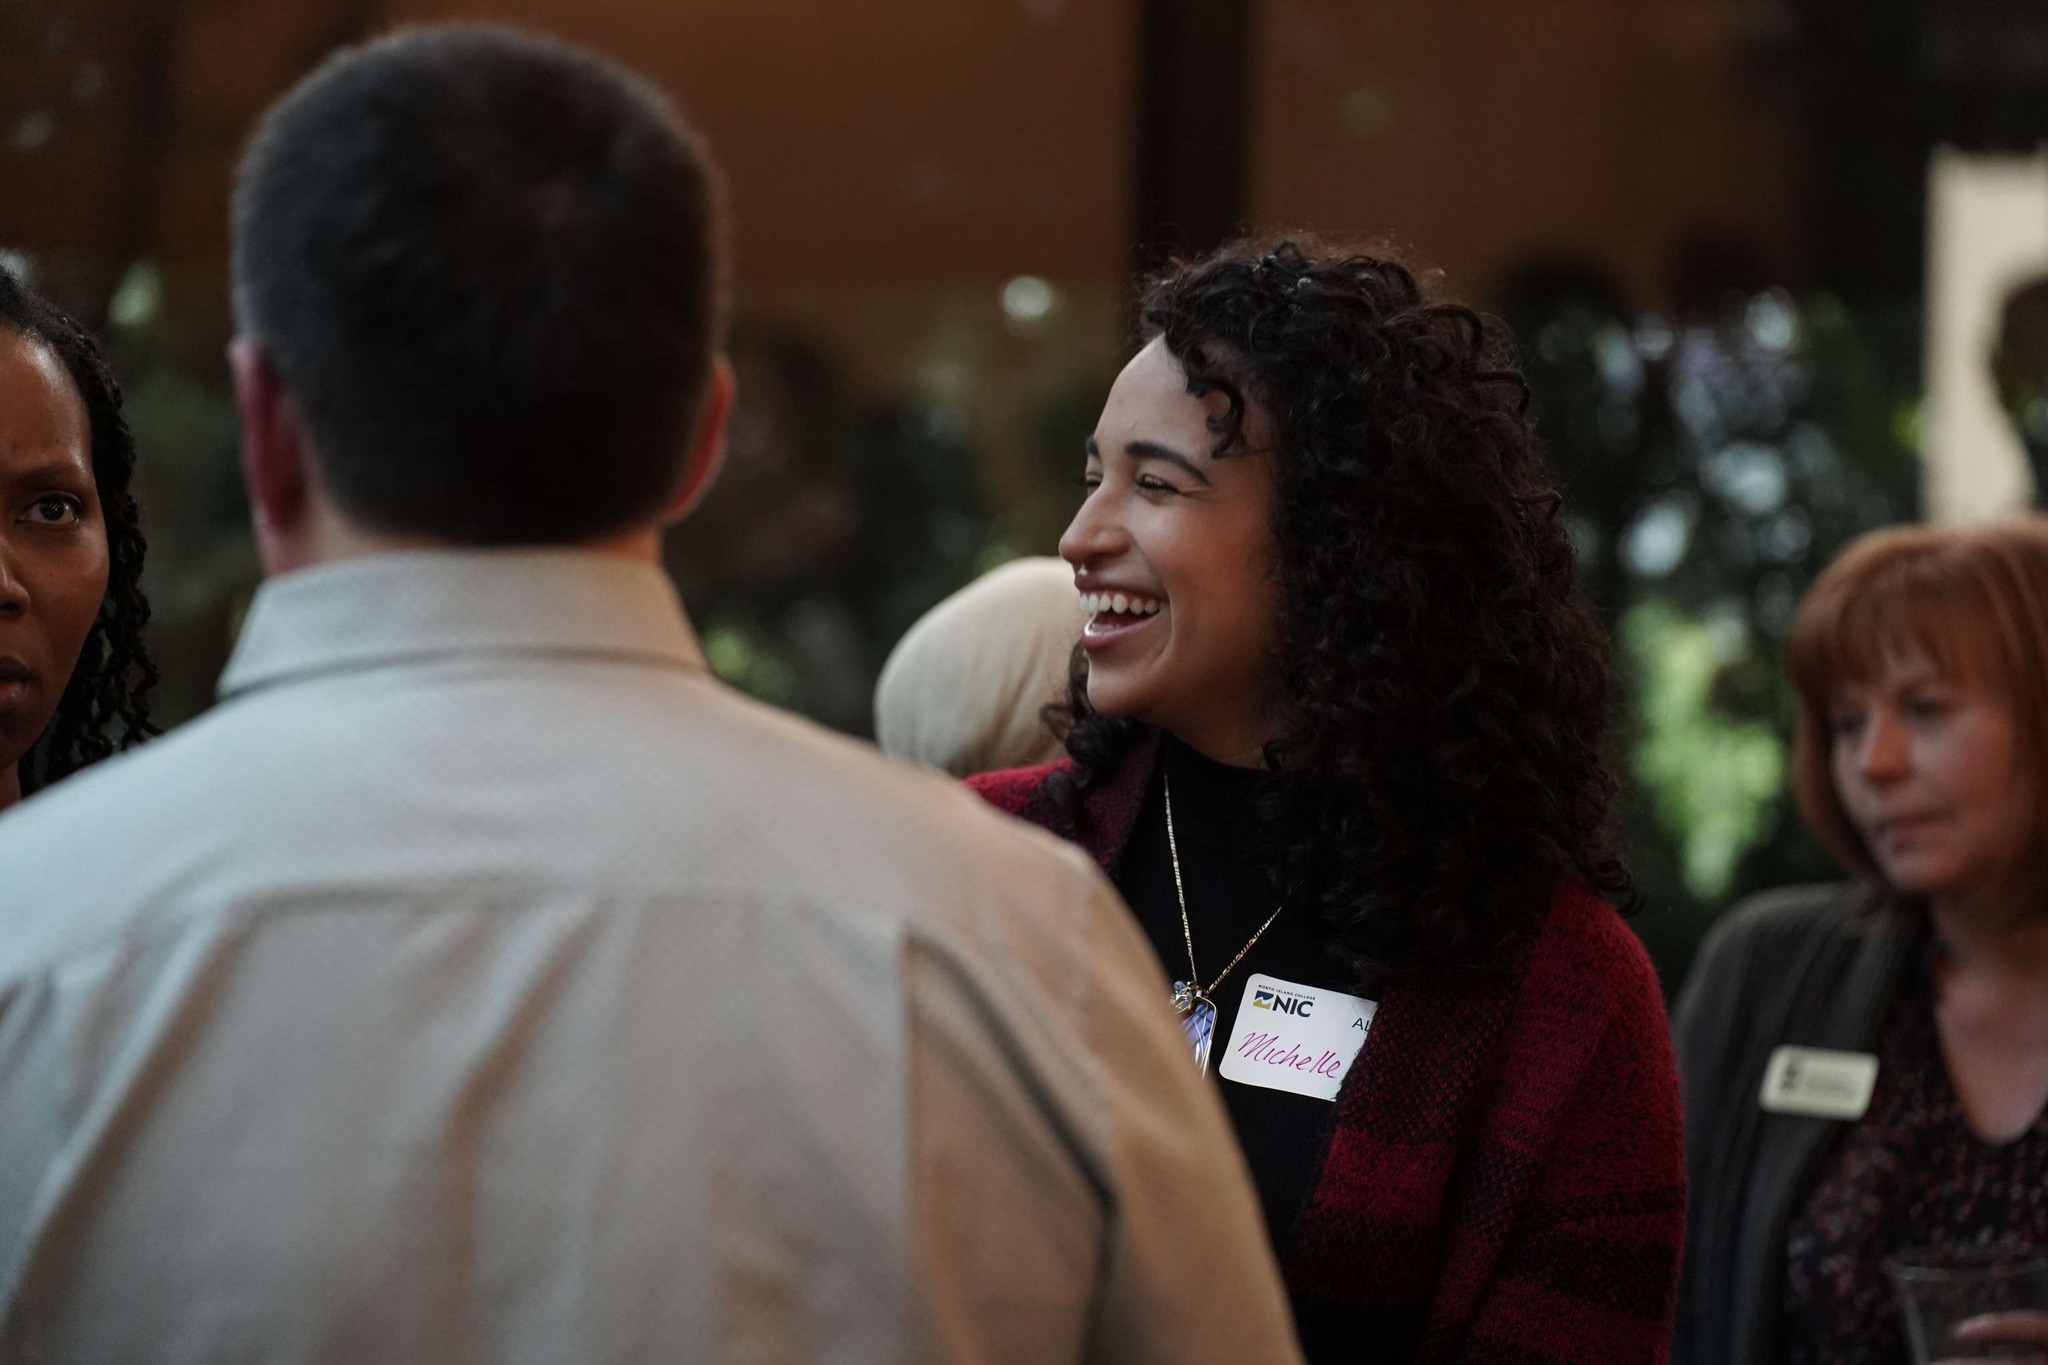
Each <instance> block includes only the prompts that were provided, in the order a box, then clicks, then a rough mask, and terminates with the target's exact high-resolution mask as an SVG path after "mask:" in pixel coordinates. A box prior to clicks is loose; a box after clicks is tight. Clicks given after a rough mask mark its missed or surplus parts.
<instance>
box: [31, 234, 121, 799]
mask: <svg viewBox="0 0 2048 1365" xmlns="http://www.w3.org/2000/svg"><path fill="white" fill-rule="evenodd" d="M134 469H135V443H134V441H133V440H132V439H131V438H130V436H129V434H128V424H127V422H126V421H124V420H123V419H122V415H121V389H120V386H119V385H117V384H116V383H115V382H114V377H113V376H112V375H111V374H110V373H108V371H107V366H106V362H105V361H103V360H102V359H101V358H100V353H99V348H98V347H97V346H95V345H94V344H93V341H92V338H91V337H89V336H87V335H86V334H85V332H84V331H83V330H82V329H80V328H79V326H78V324H77V323H75V322H73V321H72V320H71V319H70V318H68V317H66V316H65V315H64V314H63V313H61V312H59V311H58V310H57V309H56V308H54V307H52V306H51V305H50V304H49V303H47V302H46V301H44V300H43V299H40V298H38V297H37V296H36V295H35V294H34V293H33V292H32V291H30V290H29V289H27V288H24V287H23V285H22V284H21V282H20V281H19V280H17V279H15V278H14V276H13V275H11V274H10V273H8V271H7V270H5V269H4V268H0V810H4V809H6V808H7V807H8V806H10V805H12V804H14V803H15V802H16V801H18V800H20V799H21V798H22V797H23V796H26V795H32V794H33V793H35V792H37V791H40V790H42V789H43V788H45V787H47V786H49V785H50V784H51V783H52V782H55V781H57V780H58V779H59V778H62V777H67V776H69V775H70V774H72V773H74V772H76V771H77V770H78V769H80V768H82V767H84V766H85V765H86V764H88V763H91V762H93V761H95V760H97V759H102V758H105V757H107V756H108V755H110V754H112V753H115V752H117V751H119V750H121V749H126V748H128V747H129V746H131V745H134V744H137V743H139V742H141V741H142V740H143V739H145V738H147V737H148V736H150V735H152V734H154V733H155V730H154V728H153V727H152V726H151V725H150V722H149V690H150V687H151V686H152V685H153V684H154V683H155V681H156V670H155V669H154V668H153V667H152V666H151V664H150V662H149V647H148V643H147V641H146V639H145V638H144V632H145V629H146V627H147V626H148V625H149V601H148V599H147V598H145V597H144V596H143V594H142V587H141V580H142V559H143V552H144V549H145V545H144V542H143V538H142V526H141V521H140V518H139V516H138V514H137V512H136V508H135V499H134V498H133V497H132V496H130V494H129V491H128V483H129V478H130V476H131V475H132V474H133V472H134Z"/></svg>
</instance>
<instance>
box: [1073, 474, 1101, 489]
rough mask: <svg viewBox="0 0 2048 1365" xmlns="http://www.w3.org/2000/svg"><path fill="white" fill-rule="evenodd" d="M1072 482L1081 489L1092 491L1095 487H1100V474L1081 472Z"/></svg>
mask: <svg viewBox="0 0 2048 1365" xmlns="http://www.w3.org/2000/svg"><path fill="white" fill-rule="evenodd" d="M1074 483H1075V485H1076V486H1077V487H1079V488H1081V489H1082V490H1084V491H1086V492H1089V493H1093V492H1094V491H1095V490H1096V489H1098V488H1100V487H1102V476H1101V475H1100V474H1083V475H1082V476H1081V477H1080V478H1078V479H1076V480H1075V481H1074Z"/></svg>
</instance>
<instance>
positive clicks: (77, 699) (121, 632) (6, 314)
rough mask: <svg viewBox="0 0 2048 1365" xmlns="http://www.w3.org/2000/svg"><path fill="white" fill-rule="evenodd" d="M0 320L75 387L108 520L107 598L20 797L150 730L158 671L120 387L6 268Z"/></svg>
mask: <svg viewBox="0 0 2048 1365" xmlns="http://www.w3.org/2000/svg"><path fill="white" fill-rule="evenodd" d="M0 326H6V327H9V328H12V329H13V330H14V331H17V332H20V333H22V334H23V335H25V336H31V337H34V338H36V339H37V340H39V341H41V342H42V343H43V344H44V345H46V346H48V347H49V348H50V349H51V350H52V351H53V352H55V353H56V356H57V358H58V359H59V360H61V361H62V362H63V363H64V369H65V370H66V372H68V373H69V374H70V376H71V382H72V383H73V384H74V385H75V386H77V389H78V395H79V397H80V398H81V399H82V400H84V403H85V414H86V418H87V419H88V421H89V422H90V424H91V427H92V473H93V481H94V483H95V484H96V485H97V486H98V488H99V495H100V507H101V511H102V513H103V515H104V516H105V518H106V523H107V554H108V569H107V595H106V597H105V598H104V599H102V600H101V602H100V610H99V616H98V618H97V619H95V620H94V621H93V625H92V631H91V633H90V634H88V635H87V636H86V639H85V647H84V648H83V649H81V650H80V651H79V654H78V665H77V667H76V668H74V669H73V670H72V673H71V680H70V682H69V683H67V684H66V685H65V688H64V695H63V696H62V697H60V698H59V699H58V701H57V710H56V713H55V714H54V715H52V716H51V717H50V724H49V727H48V728H47V729H45V730H44V731H43V733H42V736H41V737H40V738H38V739H37V740H36V742H35V743H34V744H33V745H32V746H30V748H29V751H28V753H27V754H26V755H24V756H23V758H22V760H21V763H20V765H19V767H18V769H17V773H18V775H19V777H20V779H21V790H22V794H23V795H24V796H26V795H28V794H29V793H31V792H35V791H39V790H40V789H42V788H44V787H47V786H49V785H50V784H51V783H52V782H55V781H57V780H58V779H59V778H63V777H68V776H70V775H71V774H72V773H74V772H77V771H78V770H79V769H80V768H83V767H84V766H86V765H87V764H88V763H93V762H96V761H97V760H99V759H102V758H105V757H107V756H108V755H109V754H113V753H117V752H119V751H120V750H122V749H127V748H130V747H132V746H133V745H135V744H138V743H140V742H141V741H143V740H144V739H147V738H148V737H149V736H151V735H154V734H155V733H156V728H155V727H154V726H153V725H151V724H150V720H149V691H150V689H151V688H152V687H154V686H155V685H156V680H157V672H156V666H155V665H154V664H152V663H151V662H150V659H149V650H148V648H147V645H146V642H145V640H144V634H145V632H146V630H147V628H148V625H149V600H148V599H147V598H146V597H144V596H143V594H142V558H143V554H144V551H145V550H146V548H147V546H146V544H145V542H144V541H143V538H142V521H141V518H140V516H139V515H138V514H137V512H136V509H135V498H134V496H133V495H132V494H131V493H130V492H129V491H128V483H129V479H130V478H131V477H132V475H133V474H134V472H135V439H134V437H133V436H131V435H130V434H129V431H128V422H127V419H126V418H124V417H123V416H122V415H121V387H120V385H118V384H116V383H115V382H114V376H113V373H112V372H111V371H110V370H108V368H107V363H106V361H105V359H104V358H103V357H102V356H101V355H100V349H99V347H98V345H96V344H95V343H94V341H93V339H92V337H91V336H90V335H88V334H87V332H86V331H85V329H84V328H82V327H80V326H79V325H78V324H77V323H76V322H73V321H72V320H71V318H69V317H68V316H66V315H65V314H64V312H63V311H62V310H60V309H59V308H57V306H56V305H54V304H52V303H50V302H49V301H48V300H46V299H44V298H42V297H41V296H39V295H37V294H36V293H34V292H33V291H31V290H30V289H29V288H28V287H27V286H26V285H24V284H23V283H22V282H21V281H20V280H18V279H16V278H15V277H14V276H13V275H12V274H11V273H10V272H8V271H7V270H5V269H0Z"/></svg>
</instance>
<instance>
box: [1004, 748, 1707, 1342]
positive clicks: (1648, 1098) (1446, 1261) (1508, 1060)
mask: <svg viewBox="0 0 2048 1365" xmlns="http://www.w3.org/2000/svg"><path fill="white" fill-rule="evenodd" d="M1157 753H1158V746H1157V745H1156V744H1154V745H1150V746H1145V747H1143V748H1141V749H1140V750H1139V751H1137V752H1135V753H1134V754H1133V755H1132V757H1131V758H1130V759H1128V760H1127V761H1126V762H1125V763H1124V764H1123V765H1122V766H1121V767H1120V768H1119V770H1118V771H1116V772H1114V773H1112V774H1110V775H1109V776H1108V778H1107V779H1106V780H1104V781H1103V782H1101V783H1099V784H1098V785H1097V786H1096V787H1095V788H1094V789H1093V790H1092V791H1091V792H1090V793H1089V795H1088V798H1087V801H1086V803H1085V806H1084V809H1083V811H1082V813H1081V819H1080V821H1079V835H1080V842H1081V843H1082V845H1083V846H1084V847H1086V848H1087V849H1088V851H1089V852H1090V853H1092V854H1093V855H1094V857H1095V860H1096V861H1097V862H1098V863H1100V864H1101V865H1102V866H1103V867H1104V869H1106V870H1114V868H1115V867H1116V864H1117V861H1118V859H1119V858H1120V857H1121V856H1122V854H1123V849H1124V844H1125V842H1126V840H1127V839H1128V837H1129V835H1130V832H1131V828H1132V826H1133V825H1134V824H1135V823H1136V822H1137V817H1138V812H1139V808H1140V806H1141V805H1142V803H1143V800H1144V796H1145V792H1146V789H1147V786H1148V784H1149V781H1150V778H1151V773H1152V767H1153V764H1154V763H1155V762H1156V761H1157ZM1063 762H1064V760H1063ZM1058 766H1061V765H1057V764H1045V765H1041V766H1039V767H1035V768H1017V769H1011V770H1009V771H1006V772H997V773H987V774H983V775H982V776H980V777H976V778H972V779H970V784H971V785H972V786H973V787H974V789H975V790H976V791H978V792H979V793H980V794H981V795H982V796H983V797H985V798H986V799H987V800H988V801H989V802H990V803H991V804H993V805H995V806H997V807H999V808H1000V809H1002V810H1005V811H1007V812H1009V813H1010V814H1012V815H1017V816H1021V817H1022V818H1024V819H1026V820H1030V821H1033V822H1034V823H1037V824H1041V825H1046V826H1048V827H1056V824H1057V820H1056V811H1055V809H1054V808H1053V806H1052V803H1051V801H1050V799H1049V797H1048V795H1047V793H1046V792H1045V779H1046V777H1047V776H1048V775H1049V774H1050V773H1052V772H1053V771H1054V769H1055V768H1056V767H1058ZM1336 1103H1337V1109H1336V1115H1335V1126H1334V1130H1333V1133H1332V1136H1331V1139H1330V1146H1329V1149H1328V1151H1327V1153H1326V1154H1325V1155H1324V1157H1323V1165H1322V1169H1321V1171H1320V1172H1319V1173H1318V1175H1317V1178H1316V1181H1315V1184H1314V1187H1313V1188H1312V1190H1311V1192H1310V1194H1309V1198H1308V1201H1307V1204H1306V1207H1305V1208H1304V1210H1303V1212H1302V1214H1301V1216H1300V1218H1299V1219H1298V1220H1297V1223H1296V1225H1295V1228H1294V1234H1293V1237H1292V1239H1291V1242H1290V1244H1289V1245H1287V1246H1285V1247H1283V1248H1282V1249H1281V1252H1282V1254H1281V1261H1282V1269H1283V1271H1284V1273H1285V1276H1286V1280H1287V1287H1288V1290H1289V1293H1290V1295H1291V1296H1292V1297H1293V1300H1294V1303H1295V1309H1296V1313H1297V1315H1298V1317H1299V1318H1300V1320H1301V1325H1302V1330H1303V1339H1304V1341H1305V1342H1310V1343H1313V1342H1314V1341H1315V1340H1316V1339H1317V1338H1322V1339H1323V1340H1326V1341H1327V1340H1328V1339H1329V1338H1330V1335H1331V1329H1332V1328H1339V1329H1340V1330H1345V1332H1346V1336H1345V1337H1344V1338H1343V1339H1348V1340H1353V1341H1356V1343H1357V1348H1358V1349H1357V1352H1356V1357H1355V1358H1357V1359H1401V1358H1412V1359H1414V1360H1417V1361H1426V1362H1464V1363H1465V1365H1549V1362H1586V1363H1587V1365H1594V1363H1595V1362H1597V1365H1632V1363H1633V1362H1661V1361H1663V1360H1664V1359H1665V1354H1666V1350H1667V1347H1668V1344H1669V1341H1670V1336H1671V1315H1672V1307H1673V1303H1674V1299H1675V1296H1676V1287H1677V1279H1678V1257H1679V1249H1680V1247H1681V1245H1682V1244H1683V1241H1684V1222H1685V1161H1684V1151H1683V1146H1682V1142H1681V1135H1680V1116H1679V1115H1680V1111H1679V1099H1678V1077H1677V1072H1676V1068H1675V1067H1674V1065H1673V1062H1672V1054H1671V1040H1670V1033H1669V1030H1668V1028H1667V1026H1666V1023H1665V1015H1664V1005H1663V998H1662V995H1661V993H1660V992H1659V990H1658V986H1657V979H1656V976H1655V974H1654V973H1653V972H1652V970H1651V968H1650V962H1649V958H1648V957H1647V955H1646V954H1645V953H1644V952H1643V949H1642V945H1641V944H1640V943H1639V942H1638V941H1637V939H1636V937H1635V935H1634V934H1632V933H1630V932H1629V930H1628V927H1627V926H1626V925H1625V924H1623V923H1622V921H1621V917H1620V916H1619V915H1617V914H1615V912H1614V910H1613V908H1612V907H1610V906H1609V905H1607V903H1606V902H1604V901H1602V900H1601V899H1599V898H1598V897H1597V896H1595V895H1593V894H1592V893H1591V892H1589V891H1586V890H1584V889H1581V888H1578V887H1566V888H1564V889H1562V890H1560V891H1559V893H1558V895H1557V897H1556V899H1555V900H1554V901H1553V902H1552V903H1551V906H1550V912H1549V914H1548V916H1547V917H1546V918H1545V921H1544V923H1543V926H1542V928H1541V930H1540V931H1539V932H1538V933H1537V934H1535V935H1534V936H1533V938H1532V939H1531V940H1529V941H1528V942H1526V943H1525V944H1524V946H1523V947H1522V948H1521V949H1520V950H1519V951H1518V952H1517V953H1516V954H1515V955H1514V958H1513V960H1512V961H1511V962H1510V963H1509V964H1507V965H1506V966H1505V967H1504V968H1502V969H1500V970H1497V971H1493V972H1486V973H1480V972H1458V973H1449V972H1446V973H1410V974H1405V975H1401V976H1397V977H1395V978H1394V979H1393V980H1392V981H1391V982H1390V983H1389V984H1388V985H1387V987H1386V989H1385V990H1384V991H1383V992H1382V998H1381V1000H1380V1007H1379V1012H1378V1013H1377V1014H1376V1015H1375V1016H1374V1019H1373V1026H1372V1031H1371V1033H1370V1034H1368V1035H1367V1038H1366V1042H1365V1047H1364V1051H1363V1052H1361V1054H1360V1056H1359V1059H1358V1062H1357V1064H1355V1065H1354V1066H1353V1067H1352V1068H1351V1071H1350V1074H1349V1075H1348V1076H1347V1077H1346V1078H1345V1081H1344V1088H1343V1090H1342V1092H1341V1093H1340V1094H1339V1095H1338V1096H1337V1102H1336ZM1344 1324H1351V1325H1354V1326H1355V1328H1356V1334H1355V1335H1354V1334H1351V1333H1350V1331H1349V1330H1348V1329H1345V1328H1343V1325H1344ZM1397 1340H1398V1341H1400V1342H1401V1343H1403V1345H1401V1346H1400V1347H1398V1348H1394V1349H1391V1350H1390V1349H1389V1348H1390V1347H1392V1346H1393V1343H1394V1342H1395V1341H1397ZM1347 1354H1348V1352H1347Z"/></svg>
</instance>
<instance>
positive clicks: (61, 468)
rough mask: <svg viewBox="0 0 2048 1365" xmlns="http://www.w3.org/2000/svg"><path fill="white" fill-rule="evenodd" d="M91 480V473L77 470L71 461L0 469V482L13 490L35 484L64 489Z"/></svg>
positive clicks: (76, 465) (42, 462) (74, 462)
mask: <svg viewBox="0 0 2048 1365" xmlns="http://www.w3.org/2000/svg"><path fill="white" fill-rule="evenodd" d="M91 478H92V474H91V471H89V470H86V469H81V468H79V466H78V464H77V462H76V461H73V460H39V461H37V462H36V463H35V464H32V465H27V466H24V467H23V468H20V469H5V468H0V482H4V483H6V484H8V485H9V486H10V487H15V488H20V487H26V486H31V485H36V484H54V485H56V486H58V487H60V488H65V487H70V486H71V485H73V484H76V483H79V482H80V481H82V480H83V481H90V480H91Z"/></svg>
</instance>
